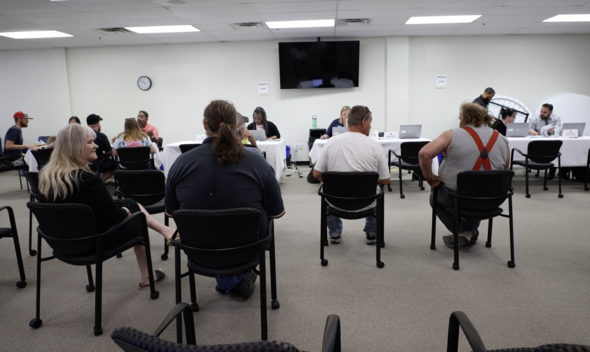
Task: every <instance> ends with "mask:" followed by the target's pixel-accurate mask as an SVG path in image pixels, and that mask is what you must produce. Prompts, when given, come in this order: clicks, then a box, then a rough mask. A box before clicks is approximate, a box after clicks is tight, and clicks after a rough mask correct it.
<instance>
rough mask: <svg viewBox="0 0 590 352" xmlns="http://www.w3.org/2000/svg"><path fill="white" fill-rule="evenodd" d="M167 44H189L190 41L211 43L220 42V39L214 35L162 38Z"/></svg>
mask: <svg viewBox="0 0 590 352" xmlns="http://www.w3.org/2000/svg"><path fill="white" fill-rule="evenodd" d="M160 41H161V42H162V43H165V44H189V43H211V42H218V41H219V40H217V39H215V38H213V37H200V38H167V39H160Z"/></svg>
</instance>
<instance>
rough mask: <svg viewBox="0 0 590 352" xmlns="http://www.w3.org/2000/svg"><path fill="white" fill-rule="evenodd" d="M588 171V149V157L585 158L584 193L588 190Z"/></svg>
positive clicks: (589, 157)
mask: <svg viewBox="0 0 590 352" xmlns="http://www.w3.org/2000/svg"><path fill="white" fill-rule="evenodd" d="M588 171H590V149H588V157H587V158H586V177H585V181H584V191H587V190H589V189H590V188H588Z"/></svg>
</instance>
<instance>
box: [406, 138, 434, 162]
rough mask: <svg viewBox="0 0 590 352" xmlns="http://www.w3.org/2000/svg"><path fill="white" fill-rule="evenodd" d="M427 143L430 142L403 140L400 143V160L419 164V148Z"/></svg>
mask: <svg viewBox="0 0 590 352" xmlns="http://www.w3.org/2000/svg"><path fill="white" fill-rule="evenodd" d="M428 143H430V142H403V143H402V144H401V145H400V148H401V157H402V160H403V161H404V162H405V163H408V164H413V165H418V164H420V161H419V160H418V153H420V149H422V147H424V146H425V145H426V144H428Z"/></svg>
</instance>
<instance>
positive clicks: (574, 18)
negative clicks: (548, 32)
mask: <svg viewBox="0 0 590 352" xmlns="http://www.w3.org/2000/svg"><path fill="white" fill-rule="evenodd" d="M543 22H590V14H580V15H557V16H553V17H551V18H548V19H546V20H544V21H543Z"/></svg>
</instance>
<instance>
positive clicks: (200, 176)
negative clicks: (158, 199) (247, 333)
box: [166, 100, 285, 299]
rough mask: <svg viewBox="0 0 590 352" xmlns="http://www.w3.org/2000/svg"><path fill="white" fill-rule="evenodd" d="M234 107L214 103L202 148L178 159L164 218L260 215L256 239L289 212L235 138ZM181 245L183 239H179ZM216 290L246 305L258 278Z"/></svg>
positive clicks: (260, 163) (259, 161)
mask: <svg viewBox="0 0 590 352" xmlns="http://www.w3.org/2000/svg"><path fill="white" fill-rule="evenodd" d="M236 117H237V112H236V109H235V108H234V106H233V104H232V103H230V102H228V101H224V100H214V101H212V102H211V103H210V104H209V105H208V106H207V107H206V108H205V111H204V113H203V127H204V128H205V132H206V133H207V138H206V139H205V140H204V141H203V144H202V145H201V146H200V147H199V148H194V149H193V150H191V151H189V152H186V153H184V154H182V155H181V156H179V157H178V159H176V162H175V163H174V165H172V168H171V169H170V172H169V173H168V178H167V180H166V213H167V214H168V215H172V213H173V212H174V211H176V210H178V209H211V210H214V209H230V208H241V207H249V208H256V209H258V210H260V216H261V218H260V224H259V227H258V233H259V234H260V236H261V238H262V237H263V236H264V234H266V233H267V231H268V219H269V218H271V217H279V216H281V215H283V213H284V212H285V209H284V206H283V199H282V197H281V190H280V188H279V185H278V183H277V180H276V179H275V176H274V171H273V169H272V168H271V167H270V165H268V163H267V162H266V161H265V160H264V159H263V158H260V157H259V156H256V155H254V154H253V153H248V152H246V151H245V150H244V146H243V145H242V143H241V142H240V141H239V140H238V139H237V138H236V129H238V128H239V127H240V126H241V124H240V121H238V120H237V118H236ZM181 240H182V234H181ZM216 280H217V286H216V287H215V289H216V290H217V292H219V293H222V294H230V293H235V294H238V295H240V296H242V297H243V298H244V299H248V298H249V297H250V296H251V295H252V293H253V292H254V288H255V285H254V283H255V281H256V274H255V273H253V272H252V273H248V274H245V275H239V276H234V277H229V278H217V279H216Z"/></svg>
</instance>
